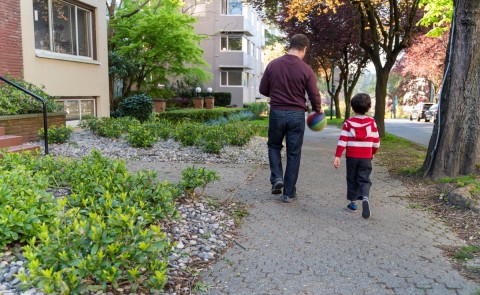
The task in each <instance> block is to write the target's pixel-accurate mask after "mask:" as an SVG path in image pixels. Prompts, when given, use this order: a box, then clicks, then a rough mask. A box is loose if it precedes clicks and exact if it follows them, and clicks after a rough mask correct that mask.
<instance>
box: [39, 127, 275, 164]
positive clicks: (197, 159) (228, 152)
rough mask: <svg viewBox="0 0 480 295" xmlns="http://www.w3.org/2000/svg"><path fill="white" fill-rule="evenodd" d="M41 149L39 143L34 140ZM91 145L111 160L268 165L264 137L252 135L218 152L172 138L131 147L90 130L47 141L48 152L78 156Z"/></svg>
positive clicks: (124, 142) (123, 141)
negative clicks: (62, 141) (240, 144)
mask: <svg viewBox="0 0 480 295" xmlns="http://www.w3.org/2000/svg"><path fill="white" fill-rule="evenodd" d="M37 144H39V145H40V146H41V150H42V152H43V149H44V148H43V142H40V143H37ZM93 148H95V149H97V150H99V151H100V152H101V153H102V155H104V156H108V157H111V158H115V159H129V160H139V161H148V162H182V163H218V164H221V163H225V164H226V163H232V164H243V163H257V164H268V152H267V142H266V139H265V138H262V137H254V138H252V139H251V140H250V142H249V144H247V145H245V146H243V147H237V146H226V147H224V148H223V149H222V150H221V152H220V154H218V155H216V154H208V153H204V152H203V151H202V150H200V149H199V148H196V147H182V146H181V145H180V144H179V143H178V142H176V141H174V140H171V139H169V140H166V141H163V140H161V141H159V142H157V143H156V144H155V145H154V146H153V147H151V148H148V149H144V148H133V147H131V146H130V145H128V143H127V142H126V141H125V140H124V139H109V138H105V137H99V136H95V135H94V134H92V133H91V132H90V131H75V132H74V133H73V134H72V136H71V138H70V140H69V142H67V143H65V144H50V145H49V153H50V154H51V155H62V156H68V157H82V156H85V155H87V154H89V153H90V151H91V150H92V149H93Z"/></svg>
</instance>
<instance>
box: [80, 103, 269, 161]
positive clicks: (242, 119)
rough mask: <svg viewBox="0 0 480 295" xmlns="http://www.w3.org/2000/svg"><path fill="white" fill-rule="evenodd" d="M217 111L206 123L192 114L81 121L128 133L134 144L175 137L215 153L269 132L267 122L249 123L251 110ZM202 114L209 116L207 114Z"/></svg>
mask: <svg viewBox="0 0 480 295" xmlns="http://www.w3.org/2000/svg"><path fill="white" fill-rule="evenodd" d="M206 113H208V112H206ZM214 113H215V114H217V115H218V114H222V116H219V117H217V115H215V116H206V117H212V118H213V119H210V120H208V121H207V122H206V123H203V119H202V120H192V119H191V118H188V119H184V120H180V121H178V120H173V121H172V120H170V119H158V118H156V119H152V120H148V121H145V122H140V121H138V120H136V119H134V118H129V117H122V118H118V119H114V118H95V117H87V118H85V119H84V120H82V121H81V122H80V127H83V128H87V129H89V130H90V131H92V132H93V133H94V134H96V135H99V136H103V137H109V138H121V137H122V136H124V137H125V139H126V141H127V142H128V143H129V144H130V145H131V146H132V147H137V148H149V147H152V146H153V145H154V144H155V143H156V142H157V141H159V140H168V139H170V138H171V139H173V140H175V141H177V142H180V143H181V144H182V145H183V146H197V147H199V148H200V149H202V151H204V152H207V153H213V154H218V153H220V151H221V150H222V148H223V147H224V146H226V145H235V146H244V145H246V144H248V143H249V142H250V139H251V138H252V137H253V136H255V135H256V134H260V133H264V134H266V131H265V127H264V126H265V125H260V124H258V123H257V124H250V123H249V120H251V119H253V115H252V113H250V112H246V111H242V112H226V113H225V112H223V111H219V112H214ZM204 114H205V113H204ZM223 115H227V117H224V116H223ZM201 117H202V118H205V116H204V115H201ZM257 121H258V120H257ZM258 122H260V121H258Z"/></svg>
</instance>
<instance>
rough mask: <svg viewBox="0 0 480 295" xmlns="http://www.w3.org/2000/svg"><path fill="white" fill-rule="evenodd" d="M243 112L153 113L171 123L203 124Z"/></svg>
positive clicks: (217, 109) (196, 110) (182, 110)
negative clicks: (188, 122)
mask: <svg viewBox="0 0 480 295" xmlns="http://www.w3.org/2000/svg"><path fill="white" fill-rule="evenodd" d="M242 111H244V110H243V109H240V108H214V109H213V110H210V109H178V110H170V111H168V110H167V111H166V112H161V113H155V116H156V118H158V119H165V120H168V121H172V122H182V121H190V122H200V123H204V122H207V121H210V120H217V119H219V118H221V117H228V116H230V115H232V114H235V113H240V112H242Z"/></svg>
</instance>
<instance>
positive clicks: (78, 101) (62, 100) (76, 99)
mask: <svg viewBox="0 0 480 295" xmlns="http://www.w3.org/2000/svg"><path fill="white" fill-rule="evenodd" d="M67 101H68V102H76V103H78V112H79V115H80V118H79V119H69V120H68V121H77V120H82V115H84V114H83V111H82V102H83V101H92V102H93V115H94V116H96V115H97V102H96V99H95V98H62V99H59V100H57V102H61V103H63V106H64V107H65V102H67ZM65 111H66V108H65ZM88 115H90V114H88Z"/></svg>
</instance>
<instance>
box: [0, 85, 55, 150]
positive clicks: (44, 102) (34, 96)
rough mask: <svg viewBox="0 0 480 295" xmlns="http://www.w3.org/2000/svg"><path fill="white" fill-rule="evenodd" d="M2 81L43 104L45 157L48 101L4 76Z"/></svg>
mask: <svg viewBox="0 0 480 295" xmlns="http://www.w3.org/2000/svg"><path fill="white" fill-rule="evenodd" d="M0 80H2V81H3V82H5V83H7V84H9V85H12V86H13V87H15V88H17V89H18V90H21V91H23V92H25V93H26V94H28V95H30V96H31V97H33V98H35V99H37V100H40V101H41V102H42V105H43V131H44V132H43V133H44V134H45V155H48V127H47V101H46V100H45V99H44V98H42V97H40V96H38V95H36V94H35V93H32V92H31V91H29V90H27V89H25V88H23V87H22V86H19V85H17V84H15V83H13V82H12V81H10V80H8V79H7V78H4V77H2V76H0Z"/></svg>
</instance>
